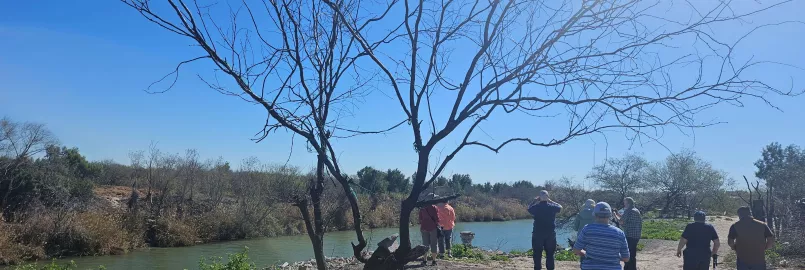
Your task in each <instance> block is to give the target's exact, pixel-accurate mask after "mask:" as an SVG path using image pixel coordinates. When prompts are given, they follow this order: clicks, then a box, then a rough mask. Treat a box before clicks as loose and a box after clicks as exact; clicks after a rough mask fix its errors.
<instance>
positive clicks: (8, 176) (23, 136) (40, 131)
mask: <svg viewBox="0 0 805 270" xmlns="http://www.w3.org/2000/svg"><path fill="white" fill-rule="evenodd" d="M55 144H57V140H56V138H55V137H54V136H53V134H52V133H50V131H49V130H48V129H47V128H45V125H44V124H39V123H30V122H22V123H20V122H14V121H12V120H11V119H10V118H8V117H3V118H2V119H0V190H2V191H3V192H2V196H3V197H2V200H0V213H5V211H6V208H7V207H8V198H9V195H11V193H12V192H13V191H14V190H15V189H17V188H19V187H20V186H21V185H22V184H24V183H23V182H22V181H20V179H18V177H16V176H15V175H14V174H15V173H16V172H17V170H18V169H19V168H20V166H22V165H23V164H26V163H28V162H32V161H33V159H32V158H33V157H34V156H36V155H37V154H39V153H42V152H44V151H45V150H46V149H47V148H48V147H49V146H52V145H55Z"/></svg>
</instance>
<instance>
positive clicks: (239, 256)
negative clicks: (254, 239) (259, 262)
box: [198, 247, 257, 270]
mask: <svg viewBox="0 0 805 270" xmlns="http://www.w3.org/2000/svg"><path fill="white" fill-rule="evenodd" d="M248 253H249V249H248V248H245V247H244V248H243V251H241V252H237V253H231V254H228V260H227V262H226V263H223V262H222V261H223V258H221V257H211V258H209V260H210V262H209V263H207V261H206V260H205V259H204V258H202V259H201V261H200V262H199V265H198V268H199V269H201V270H253V269H257V266H255V265H254V263H253V262H251V260H249V254H248Z"/></svg>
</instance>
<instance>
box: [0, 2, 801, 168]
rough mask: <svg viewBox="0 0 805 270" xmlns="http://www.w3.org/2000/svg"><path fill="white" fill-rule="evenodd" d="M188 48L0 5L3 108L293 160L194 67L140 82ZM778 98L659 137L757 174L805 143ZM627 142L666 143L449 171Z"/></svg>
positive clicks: (347, 153) (783, 12) (94, 132)
mask: <svg viewBox="0 0 805 270" xmlns="http://www.w3.org/2000/svg"><path fill="white" fill-rule="evenodd" d="M739 2H741V1H739ZM747 2H751V1H747ZM797 10H799V11H801V10H805V4H803V2H802V1H797V2H796V3H793V4H791V5H788V6H787V7H786V8H782V9H777V10H776V11H774V12H772V13H766V14H764V15H763V16H761V17H759V18H757V21H752V22H748V23H747V25H751V24H752V23H759V22H760V21H765V20H771V19H774V20H794V19H799V17H797V14H796V12H797ZM747 25H734V26H730V27H736V28H738V29H740V27H746V26H747ZM730 27H727V28H725V29H723V30H724V31H729V29H731V28H730ZM802 44H805V26H802V25H799V26H796V27H793V26H787V27H778V28H774V29H767V30H765V31H763V32H760V33H757V34H756V35H753V36H752V37H751V38H749V39H747V40H746V41H745V43H744V44H743V45H742V47H741V49H742V52H743V53H742V54H741V55H740V56H741V57H744V58H746V57H755V58H757V59H764V60H770V61H779V62H785V63H789V64H794V65H797V66H800V67H805V53H803V51H802V49H801V48H802ZM188 45H189V43H188V41H187V40H184V39H182V38H180V37H177V36H175V35H173V34H171V33H169V32H167V31H164V30H162V29H160V28H157V27H156V26H154V25H153V24H151V23H149V22H147V21H146V20H144V19H143V18H142V17H141V16H140V15H139V14H137V13H136V12H134V11H132V10H130V9H129V8H128V7H126V6H124V5H123V4H121V3H120V2H118V1H107V0H83V1H0V81H1V82H2V84H0V115H3V116H9V117H11V118H12V119H14V120H18V121H34V122H41V123H45V124H47V126H48V127H49V128H50V129H51V130H52V131H53V132H54V133H55V134H56V135H57V136H58V138H59V139H60V141H61V142H62V143H63V144H64V145H67V146H75V147H78V148H79V149H80V150H81V152H82V153H83V154H84V155H86V156H87V157H88V158H89V159H92V160H101V159H113V160H115V161H117V162H121V163H128V153H129V152H130V151H132V150H145V149H147V147H148V145H149V144H150V143H151V142H152V141H156V142H158V144H159V147H160V148H161V149H162V150H163V151H166V152H174V153H179V152H183V151H184V149H188V148H195V149H197V150H198V151H199V153H200V154H201V155H202V156H203V157H206V158H215V157H218V156H221V157H223V158H224V159H226V160H229V161H230V162H232V163H233V164H238V163H239V161H240V160H242V159H244V158H246V157H250V156H255V157H258V158H259V159H260V160H262V161H264V162H273V163H284V162H286V160H288V158H289V152H290V150H291V144H290V141H291V136H290V135H289V134H284V133H280V134H275V135H272V136H271V137H270V138H269V139H267V140H265V141H263V142H262V143H259V144H255V143H254V142H252V141H251V140H250V138H252V136H253V135H254V134H255V133H256V132H257V131H259V128H260V127H261V125H262V124H263V122H264V119H265V118H264V117H265V112H264V110H263V109H261V108H259V107H257V106H253V105H250V104H246V103H244V102H242V101H241V100H239V99H237V98H232V97H226V96H223V95H221V94H219V93H217V92H215V91H213V90H210V89H208V88H207V87H206V86H204V85H202V83H201V82H200V81H198V79H196V78H195V76H194V74H193V73H192V71H193V68H192V67H191V68H190V70H191V71H190V72H185V73H183V77H182V78H181V79H180V81H179V83H178V84H177V86H176V88H175V89H174V90H173V91H170V92H167V93H165V94H159V95H151V94H147V93H145V92H144V91H143V89H144V88H145V87H147V86H148V84H150V83H151V82H153V81H154V80H156V79H158V78H160V77H161V76H163V75H164V74H165V73H166V72H169V71H170V70H171V69H172V68H173V65H174V64H175V63H177V62H178V61H181V60H185V59H188V58H190V57H193V56H195V55H196V54H195V51H194V50H195V48H192V47H189V46H188ZM780 72H781V71H780V70H777V69H773V68H772V69H767V70H761V71H759V72H758V73H757V74H756V75H757V76H759V77H761V78H763V77H772V78H775V79H779V78H783V79H785V78H786V77H785V76H780V75H781V74H779V73H780ZM799 74H800V75H802V73H799ZM802 80H805V78H803V77H799V78H795V81H794V86H795V87H798V89H802V87H803V85H805V84H803V82H802ZM784 85H790V83H789V82H787V81H786V82H785V84H784ZM390 101H391V100H389V99H388V98H387V97H385V96H382V95H375V96H373V97H371V98H370V99H368V100H366V102H365V103H364V104H362V106H361V107H360V108H361V109H360V111H361V115H365V118H361V122H362V123H364V124H362V126H361V127H362V128H370V129H372V128H380V127H383V126H386V125H387V124H388V121H389V119H397V118H400V115H401V114H400V112H399V108H397V107H394V108H392V110H391V111H390V110H389V108H388V107H389V106H386V104H389V102H390ZM771 101H772V102H773V103H774V104H775V105H776V106H778V107H779V108H780V109H781V110H782V112H781V111H778V110H776V109H773V108H770V107H768V106H766V105H764V104H762V103H761V102H758V101H749V102H747V103H746V106H745V107H743V108H738V107H732V106H728V105H727V106H720V107H717V108H714V109H712V110H709V111H707V112H705V113H702V114H700V115H698V116H697V117H699V119H701V120H703V121H706V120H715V121H722V122H726V123H725V124H721V125H718V126H714V127H709V128H704V129H697V130H695V131H694V133H693V134H694V135H689V136H686V135H684V134H681V133H679V132H675V131H673V130H671V129H668V130H667V131H668V132H667V133H666V134H665V135H664V136H663V137H662V139H661V142H662V143H663V144H665V145H666V146H667V147H668V148H669V149H670V150H672V151H678V150H680V149H682V148H692V149H694V150H695V151H696V152H697V153H699V154H700V155H701V156H702V157H703V158H704V159H706V160H709V161H711V162H712V163H713V165H714V166H715V167H717V168H719V169H722V170H724V171H726V172H727V173H729V174H730V175H731V176H733V177H735V178H740V176H741V175H747V176H750V177H751V176H752V175H753V172H754V166H753V162H754V161H755V160H757V159H758V158H759V156H760V150H761V149H762V147H763V146H764V145H766V144H768V143H770V142H774V141H778V142H780V143H782V144H785V145H787V144H798V145H803V146H805V136H803V135H805V120H803V119H805V108H804V107H803V106H802V104H805V103H803V101H805V97H803V96H800V97H796V98H772V99H771ZM392 104H393V103H392ZM496 121H498V122H497V123H495V124H494V126H493V127H494V128H495V129H496V131H495V132H496V134H501V133H503V134H505V133H506V128H507V127H511V126H513V125H518V124H519V123H518V122H515V121H514V120H513V119H506V118H501V119H499V120H496ZM558 128H559V127H555V126H552V125H543V126H539V127H537V129H540V130H547V131H550V130H554V131H555V130H557V129H558ZM412 141H413V139H412V137H411V134H410V131H409V130H408V129H406V127H404V128H402V129H398V130H395V131H393V132H390V133H388V134H385V135H377V136H363V137H358V138H355V139H346V140H339V141H337V142H336V147H337V150H338V153H339V155H340V160H341V161H342V166H343V167H344V168H345V169H346V170H347V171H349V172H351V173H354V172H356V171H357V170H359V169H360V168H362V167H363V166H366V165H370V166H374V167H376V168H399V169H401V170H402V171H403V172H406V174H410V173H412V172H413V171H414V169H415V166H416V164H415V162H416V159H415V153H414V152H413V150H412V147H411V144H412ZM445 151H447V149H445ZM627 152H638V153H643V154H644V155H645V156H646V157H647V158H648V159H650V160H660V159H662V158H664V157H665V156H666V155H667V154H668V153H669V152H668V150H666V149H665V148H664V147H662V146H660V145H659V144H657V143H647V144H644V145H633V146H631V147H630V144H629V142H628V141H626V140H625V139H624V138H623V136H622V135H620V134H618V133H610V134H609V135H608V136H606V137H604V136H601V135H594V136H590V137H583V138H579V139H576V140H573V141H571V142H569V143H567V144H565V145H561V146H557V147H552V148H533V147H525V146H515V147H510V148H506V149H504V150H503V151H501V152H500V153H498V154H495V153H492V152H488V151H484V150H481V149H468V150H466V151H463V152H462V153H461V154H460V155H459V156H458V157H457V158H456V159H454V161H453V162H452V163H451V165H450V166H449V167H448V169H447V170H446V172H447V173H468V174H471V175H472V176H473V179H474V181H475V182H486V181H490V182H506V181H515V180H521V179H525V180H531V181H533V182H535V183H542V182H544V181H545V180H550V179H556V178H558V177H561V176H570V177H575V178H576V179H579V180H581V179H583V178H584V176H585V175H586V174H587V172H589V171H590V168H591V167H592V166H594V165H596V164H600V163H601V161H602V160H603V159H604V158H606V157H619V156H621V155H623V154H624V153H627ZM289 162H290V163H291V164H294V165H297V166H300V167H303V168H309V167H310V166H311V164H312V158H311V156H310V155H309V154H308V153H307V152H306V150H305V148H304V145H303V143H302V142H301V141H299V140H298V138H297V141H296V143H295V146H294V148H293V153H292V154H291V155H290V159H289Z"/></svg>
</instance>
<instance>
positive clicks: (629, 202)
mask: <svg viewBox="0 0 805 270" xmlns="http://www.w3.org/2000/svg"><path fill="white" fill-rule="evenodd" d="M623 200H624V201H626V204H628V205H627V206H631V207H634V199H632V197H626V198H624V199H623Z"/></svg>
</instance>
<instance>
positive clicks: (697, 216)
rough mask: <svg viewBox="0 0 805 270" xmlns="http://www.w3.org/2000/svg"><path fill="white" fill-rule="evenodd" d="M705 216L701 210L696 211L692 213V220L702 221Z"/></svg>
mask: <svg viewBox="0 0 805 270" xmlns="http://www.w3.org/2000/svg"><path fill="white" fill-rule="evenodd" d="M705 218H707V214H705V213H704V212H703V211H696V213H694V214H693V221H699V222H704V220H705Z"/></svg>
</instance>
